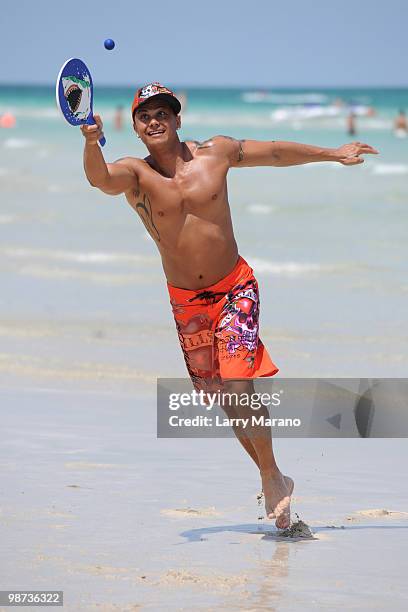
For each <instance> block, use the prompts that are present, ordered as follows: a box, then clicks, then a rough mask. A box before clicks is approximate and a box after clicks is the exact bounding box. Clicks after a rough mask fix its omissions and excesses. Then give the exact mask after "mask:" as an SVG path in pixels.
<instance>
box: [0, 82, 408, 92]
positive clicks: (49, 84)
mask: <svg viewBox="0 0 408 612" xmlns="http://www.w3.org/2000/svg"><path fill="white" fill-rule="evenodd" d="M170 84H171V86H172V87H174V88H177V89H252V90H259V91H265V90H266V89H268V90H270V89H306V88H307V89H329V90H330V89H360V90H361V89H408V83H407V84H405V85H402V84H400V85H381V84H376V85H350V84H349V85H344V84H343V85H316V84H314V85H277V84H275V85H266V84H264V85H259V84H258V85H248V84H247V85H243V84H241V85H217V84H208V83H207V84H201V85H187V84H178V83H171V82H170ZM27 86H35V87H55V83H53V82H42V83H38V82H34V81H26V82H22V81H16V82H13V81H0V87H27ZM97 87H106V88H108V89H115V88H117V87H123V88H129V89H134V88H135V87H137V84H136V85H134V84H129V83H115V84H112V83H98V85H97Z"/></svg>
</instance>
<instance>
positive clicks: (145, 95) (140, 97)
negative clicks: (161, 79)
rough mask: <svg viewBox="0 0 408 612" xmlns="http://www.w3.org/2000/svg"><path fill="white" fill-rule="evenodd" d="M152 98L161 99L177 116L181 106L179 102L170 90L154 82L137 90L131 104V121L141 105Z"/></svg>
mask: <svg viewBox="0 0 408 612" xmlns="http://www.w3.org/2000/svg"><path fill="white" fill-rule="evenodd" d="M154 96H160V97H161V98H163V100H165V101H166V102H167V103H168V104H169V105H170V106H171V107H172V109H173V110H174V112H175V113H176V115H178V114H179V112H180V111H181V104H180V102H179V100H177V98H176V96H175V95H174V93H173V92H172V91H171V89H168V87H165V86H164V85H161V84H160V83H157V82H155V83H149V84H148V85H144V86H143V87H140V88H139V89H138V90H137V92H136V95H135V97H134V99H133V104H132V119H133V115H134V112H135V110H137V109H138V108H140V107H141V106H142V104H144V103H145V102H147V101H148V100H150V98H153V97H154Z"/></svg>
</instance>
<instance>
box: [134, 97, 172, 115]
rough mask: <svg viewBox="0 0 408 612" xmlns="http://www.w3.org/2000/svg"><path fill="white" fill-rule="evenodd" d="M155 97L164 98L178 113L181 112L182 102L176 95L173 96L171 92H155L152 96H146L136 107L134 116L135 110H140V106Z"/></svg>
mask: <svg viewBox="0 0 408 612" xmlns="http://www.w3.org/2000/svg"><path fill="white" fill-rule="evenodd" d="M154 98H160V99H162V100H164V101H165V102H166V103H167V104H169V106H171V108H172V109H173V110H174V112H175V113H176V115H178V114H179V112H180V111H181V104H180V101H179V100H177V98H176V96H171V95H170V94H167V93H157V94H153V95H152V96H149V97H148V98H146V100H143V102H141V103H140V104H139V105H138V106H137V107H136V108H135V109H134V111H133V115H132V116H134V114H135V112H136V111H138V110H139V108H141V107H142V106H144V105H145V104H146V102H150V100H153V99H154Z"/></svg>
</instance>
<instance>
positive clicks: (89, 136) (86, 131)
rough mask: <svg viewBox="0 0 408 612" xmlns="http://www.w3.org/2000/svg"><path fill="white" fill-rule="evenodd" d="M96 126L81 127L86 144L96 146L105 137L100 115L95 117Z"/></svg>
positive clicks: (85, 125)
mask: <svg viewBox="0 0 408 612" xmlns="http://www.w3.org/2000/svg"><path fill="white" fill-rule="evenodd" d="M94 119H95V122H96V125H87V124H84V125H81V132H82V134H83V135H84V136H85V140H86V144H88V145H96V144H98V141H99V140H100V139H101V138H102V136H103V131H102V129H103V123H102V119H101V118H100V115H94Z"/></svg>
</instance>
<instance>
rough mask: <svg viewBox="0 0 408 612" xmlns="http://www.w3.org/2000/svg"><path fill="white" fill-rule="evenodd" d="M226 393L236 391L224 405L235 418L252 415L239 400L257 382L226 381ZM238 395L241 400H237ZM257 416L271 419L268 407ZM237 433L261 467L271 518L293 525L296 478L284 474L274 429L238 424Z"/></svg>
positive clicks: (251, 390)
mask: <svg viewBox="0 0 408 612" xmlns="http://www.w3.org/2000/svg"><path fill="white" fill-rule="evenodd" d="M224 392H225V393H229V394H234V395H232V398H231V402H229V403H228V402H225V404H226V405H225V406H223V407H222V408H223V410H224V411H225V412H226V413H227V414H228V412H230V413H231V414H232V413H233V414H234V416H233V418H248V417H249V418H251V416H252V415H253V414H254V411H253V410H252V409H251V408H248V407H247V406H242V405H240V402H239V397H240V394H245V395H251V394H252V393H254V384H253V381H252V380H251V379H246V380H225V381H224ZM235 394H236V396H237V398H238V401H235V400H234V397H235ZM227 397H228V396H227ZM256 415H257V416H261V415H263V416H265V418H269V413H268V410H267V409H266V407H265V406H264V407H262V408H261V409H260V410H257V411H256ZM234 433H235V435H236V436H237V438H238V440H239V441H240V442H241V444H242V446H243V447H244V448H245V450H246V451H247V453H248V454H249V455H250V456H251V457H252V459H253V460H254V461H255V463H256V464H257V466H258V467H259V470H260V473H261V479H262V488H263V492H264V496H265V509H266V513H267V516H268V518H276V526H277V527H279V528H280V529H285V528H286V527H288V526H289V524H290V496H291V495H292V491H293V480H292V479H291V478H289V476H284V475H283V474H282V473H281V471H280V470H279V468H278V466H277V463H276V460H275V456H274V454H273V447H272V435H271V429H270V428H269V427H262V426H255V427H252V426H251V427H247V428H243V427H240V426H237V427H235V428H234Z"/></svg>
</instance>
